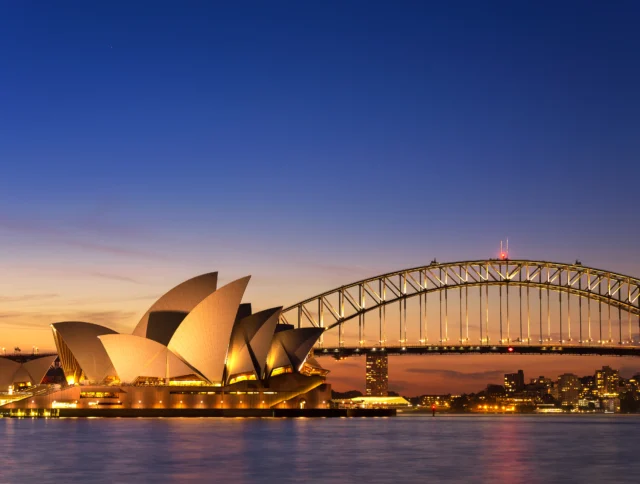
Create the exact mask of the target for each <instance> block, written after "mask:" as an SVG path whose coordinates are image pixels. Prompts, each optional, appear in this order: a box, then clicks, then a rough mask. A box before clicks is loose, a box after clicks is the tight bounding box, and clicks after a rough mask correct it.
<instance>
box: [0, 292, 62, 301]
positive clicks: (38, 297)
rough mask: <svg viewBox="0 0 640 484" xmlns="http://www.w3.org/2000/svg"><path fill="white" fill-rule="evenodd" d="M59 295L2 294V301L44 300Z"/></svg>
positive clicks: (0, 299)
mask: <svg viewBox="0 0 640 484" xmlns="http://www.w3.org/2000/svg"><path fill="white" fill-rule="evenodd" d="M57 297H59V294H54V293H44V294H20V295H18V296H0V303H12V302H28V301H42V300H49V299H53V298H57Z"/></svg>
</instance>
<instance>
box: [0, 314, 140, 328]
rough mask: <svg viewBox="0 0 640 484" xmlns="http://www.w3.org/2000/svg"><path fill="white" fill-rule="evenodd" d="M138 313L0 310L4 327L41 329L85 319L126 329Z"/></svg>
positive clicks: (110, 326)
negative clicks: (56, 323)
mask: <svg viewBox="0 0 640 484" xmlns="http://www.w3.org/2000/svg"><path fill="white" fill-rule="evenodd" d="M138 316H139V314H138V313H137V312H136V311H120V310H103V311H70V312H64V313H63V312H56V313H44V312H43V313H37V312H32V311H4V312H0V320H1V321H2V327H3V328H4V329H9V330H11V329H43V328H46V327H47V325H49V324H51V323H55V322H58V321H86V322H89V323H96V324H101V325H103V326H107V327H109V328H111V329H113V330H116V331H121V330H128V328H129V326H130V325H131V324H133V323H134V322H135V320H136V318H137V317H138Z"/></svg>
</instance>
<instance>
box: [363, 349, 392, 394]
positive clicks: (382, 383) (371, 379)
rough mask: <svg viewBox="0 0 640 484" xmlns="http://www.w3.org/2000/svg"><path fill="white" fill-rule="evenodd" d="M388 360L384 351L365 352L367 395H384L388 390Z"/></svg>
mask: <svg viewBox="0 0 640 484" xmlns="http://www.w3.org/2000/svg"><path fill="white" fill-rule="evenodd" d="M388 363H389V360H388V357H387V354H386V353H367V361H366V367H367V374H366V391H365V394H366V395H367V396H375V397H384V396H386V395H387V393H388V391H389V364H388Z"/></svg>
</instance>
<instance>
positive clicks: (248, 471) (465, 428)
mask: <svg viewBox="0 0 640 484" xmlns="http://www.w3.org/2000/svg"><path fill="white" fill-rule="evenodd" d="M0 431H1V432H2V439H1V440H0V482H2V483H22V482H80V481H82V482H92V483H93V484H95V483H103V482H105V483H106V482H109V483H110V482H117V483H136V484H140V483H144V482H234V483H249V482H251V483H253V482H319V483H324V482H380V483H390V482H403V483H407V482H424V481H427V480H429V481H431V482H434V481H435V482H491V481H493V482H527V483H535V482H540V483H542V482H553V481H564V482H594V483H595V482H605V481H610V482H638V479H639V477H638V476H639V475H640V459H638V457H637V456H638V446H639V445H640V437H639V436H640V416H620V415H601V416H594V415H588V416H586V415H585V416H564V415H545V416H523V415H513V416H444V415H438V416H436V417H435V418H433V417H431V416H430V415H429V416H399V417H395V418H338V419H304V418H301V419H246V418H239V419H217V418H203V419H200V418H197V419H186V418H180V419H7V418H5V419H0Z"/></svg>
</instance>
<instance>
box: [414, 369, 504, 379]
mask: <svg viewBox="0 0 640 484" xmlns="http://www.w3.org/2000/svg"><path fill="white" fill-rule="evenodd" d="M405 371H406V372H407V373H420V374H423V375H433V376H439V377H442V378H447V379H449V380H465V381H466V380H479V381H482V379H485V380H491V379H495V378H502V377H503V376H504V374H505V373H509V371H507V370H486V371H476V372H470V373H465V372H461V371H455V370H438V369H433V368H407V369H406V370H405Z"/></svg>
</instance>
